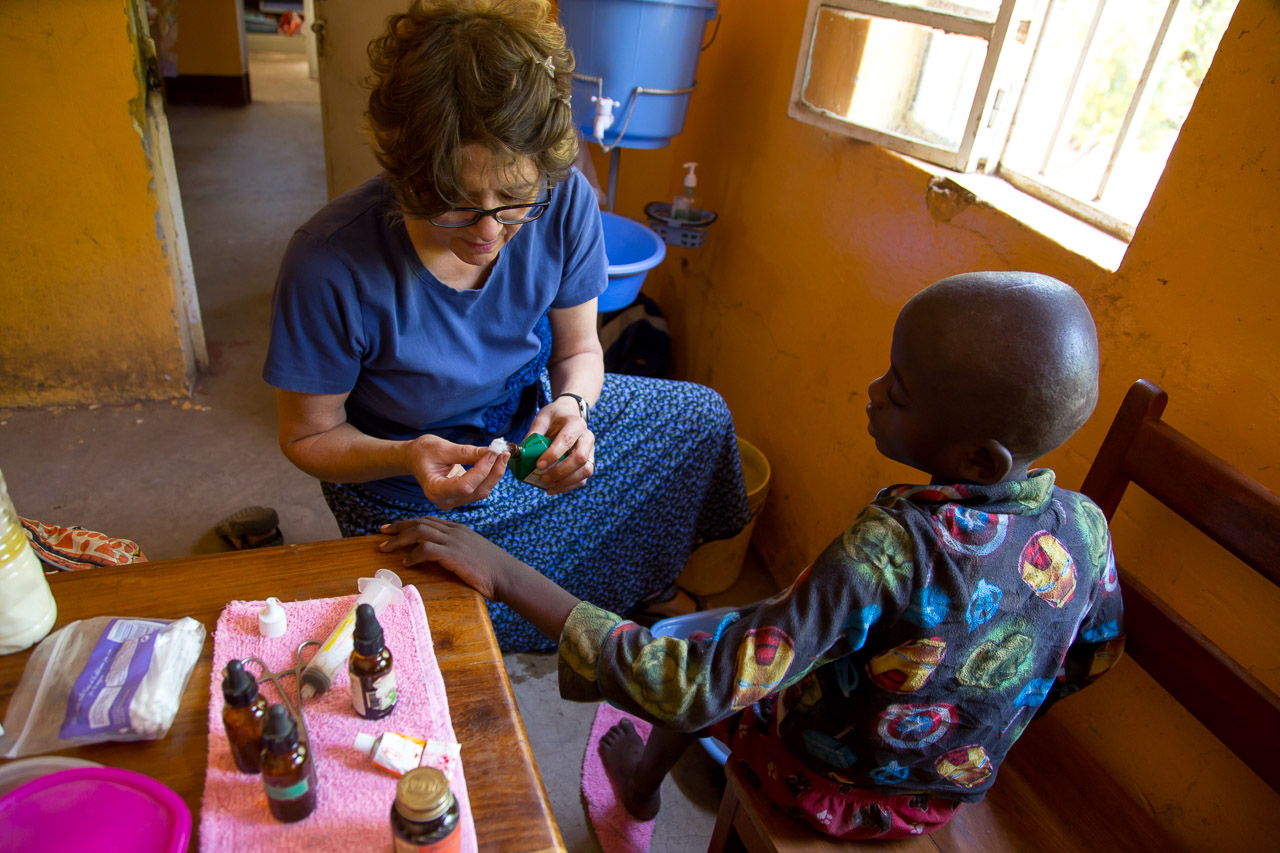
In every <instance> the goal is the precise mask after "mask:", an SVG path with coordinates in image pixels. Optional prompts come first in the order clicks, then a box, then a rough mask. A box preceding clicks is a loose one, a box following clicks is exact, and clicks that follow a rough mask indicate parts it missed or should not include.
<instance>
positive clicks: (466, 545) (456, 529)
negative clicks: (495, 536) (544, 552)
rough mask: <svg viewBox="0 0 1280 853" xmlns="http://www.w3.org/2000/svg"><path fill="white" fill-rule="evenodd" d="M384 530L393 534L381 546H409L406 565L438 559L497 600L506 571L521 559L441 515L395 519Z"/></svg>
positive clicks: (401, 548)
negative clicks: (444, 518)
mask: <svg viewBox="0 0 1280 853" xmlns="http://www.w3.org/2000/svg"><path fill="white" fill-rule="evenodd" d="M381 531H382V532H383V533H387V534H390V535H391V538H390V539H388V540H387V541H386V542H383V543H382V544H381V545H379V546H378V548H379V549H380V550H382V551H404V550H408V551H409V553H408V555H407V556H406V557H405V558H404V564H405V565H406V566H413V565H416V564H418V563H426V562H436V563H439V564H440V565H441V566H444V567H445V568H446V569H448V570H449V571H451V572H453V573H454V574H455V575H457V576H458V578H459V579H460V580H462V581H463V582H464V583H466V584H468V585H469V586H471V587H473V588H474V589H475V590H476V591H477V592H479V593H480V594H481V595H483V596H484V597H485V598H488V599H490V600H497V596H498V587H499V586H500V582H501V580H502V578H503V576H504V574H505V573H506V571H507V570H509V569H510V566H511V564H512V563H518V562H519V561H518V560H516V558H515V557H512V556H511V555H510V554H508V553H507V552H506V551H504V550H502V549H501V548H499V547H498V546H497V545H494V544H493V543H492V542H490V541H489V540H488V539H485V538H484V537H483V536H481V535H480V534H479V533H476V532H475V531H474V530H472V529H471V528H469V527H466V526H465V525H462V524H455V523H454V522H452V521H444V520H443V519H439V518H414V519H409V520H408V521H394V522H392V523H391V524H384V525H382V527H381Z"/></svg>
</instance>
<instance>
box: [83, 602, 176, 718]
mask: <svg viewBox="0 0 1280 853" xmlns="http://www.w3.org/2000/svg"><path fill="white" fill-rule="evenodd" d="M168 624H169V623H168V622H156V621H154V620H151V619H112V620H111V621H110V622H109V623H107V627H106V629H105V630H103V632H102V636H101V637H99V638H98V642H97V644H96V645H95V646H94V647H93V651H92V652H90V653H89V660H88V662H87V663H85V665H84V669H83V670H82V671H81V672H80V677H79V678H77V679H76V683H75V685H74V686H73V687H72V688H71V695H70V696H68V697H67V715H66V717H65V718H64V719H63V721H62V728H61V730H60V731H59V735H60V736H61V737H62V738H64V739H66V738H72V737H80V736H83V735H89V734H96V733H98V732H105V731H110V732H113V733H116V734H130V733H132V732H133V727H132V726H131V725H130V724H129V703H130V702H131V701H133V694H134V693H136V692H137V691H138V687H139V685H141V684H142V676H143V675H144V674H145V673H146V671H147V667H148V666H150V665H151V652H152V651H153V650H154V649H155V639H156V632H157V631H159V630H160V629H161V628H163V627H165V626H166V625H168Z"/></svg>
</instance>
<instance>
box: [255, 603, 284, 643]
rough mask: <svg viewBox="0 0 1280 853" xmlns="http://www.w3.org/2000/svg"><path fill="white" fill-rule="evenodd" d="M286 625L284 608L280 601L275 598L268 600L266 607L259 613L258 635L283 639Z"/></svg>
mask: <svg viewBox="0 0 1280 853" xmlns="http://www.w3.org/2000/svg"><path fill="white" fill-rule="evenodd" d="M286 625H287V620H286V618H285V612H284V606H283V605H281V604H280V599H278V598H276V597H274V596H272V597H271V598H268V599H267V604H266V606H265V607H263V608H262V609H261V610H259V611H258V633H259V634H261V635H262V636H264V637H268V638H274V637H283V636H284V632H285V627H286Z"/></svg>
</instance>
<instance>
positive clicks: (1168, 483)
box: [1080, 379, 1280, 791]
mask: <svg viewBox="0 0 1280 853" xmlns="http://www.w3.org/2000/svg"><path fill="white" fill-rule="evenodd" d="M1167 402H1168V396H1167V395H1166V394H1165V392H1164V391H1163V390H1161V389H1160V388H1159V387H1158V386H1157V385H1155V384H1154V383H1152V382H1148V381H1147V380H1145V379H1139V380H1138V381H1137V382H1135V383H1134V384H1133V386H1132V387H1131V388H1130V389H1129V392H1128V394H1127V395H1126V396H1125V399H1124V403H1123V404H1122V405H1121V406H1120V411H1119V412H1118V413H1117V415H1116V418H1115V420H1114V421H1113V422H1112V424H1111V429H1110V430H1108V431H1107V436H1106V438H1105V439H1104V440H1103V443H1102V447H1101V448H1099V450H1098V455H1097V457H1096V458H1095V459H1094V462H1093V465H1092V466H1091V467H1090V468H1089V473H1088V475H1086V477H1085V480H1084V485H1083V486H1082V487H1081V489H1080V491H1081V492H1083V493H1084V494H1086V495H1088V496H1089V497H1090V498H1092V499H1093V500H1094V501H1095V502H1096V503H1097V504H1098V506H1100V507H1101V508H1102V511H1103V513H1105V514H1106V516H1107V519H1108V520H1110V519H1111V518H1112V516H1113V515H1114V514H1115V511H1116V508H1117V507H1118V506H1119V504H1120V498H1121V497H1122V496H1123V495H1124V491H1125V488H1126V487H1127V486H1128V485H1129V483H1131V482H1132V483H1134V484H1136V485H1138V486H1139V487H1141V488H1142V489H1143V490H1144V491H1146V492H1148V493H1149V494H1151V495H1152V497H1154V498H1156V500H1158V501H1160V502H1161V503H1163V504H1164V505H1166V506H1168V507H1169V508H1170V509H1172V510H1173V511H1174V512H1176V513H1177V514H1178V515H1180V516H1182V517H1183V518H1184V519H1186V520H1187V521H1189V522H1191V524H1193V525H1195V526H1196V527H1197V528H1199V529H1200V530H1201V531H1203V532H1204V533H1205V534H1207V535H1208V536H1209V537H1211V538H1212V539H1213V540H1214V541H1215V542H1217V543H1218V544H1219V545H1221V546H1223V547H1224V548H1226V549H1227V550H1228V551H1230V552H1231V553H1232V554H1234V555H1235V556H1237V557H1239V558H1240V559H1241V560H1242V561H1244V562H1245V563H1246V564H1248V565H1249V566H1251V567H1252V568H1253V569H1254V570H1255V571H1257V572H1258V573H1259V574H1260V575H1262V576H1263V577H1265V578H1267V579H1268V580H1269V581H1271V582H1272V583H1273V584H1276V585H1277V586H1280V498H1278V497H1276V495H1274V494H1273V493H1271V492H1270V491H1268V490H1267V489H1266V488H1264V487H1263V486H1262V484H1260V483H1258V482H1257V481H1256V480H1253V479H1251V478H1249V477H1246V476H1245V475H1244V474H1241V473H1240V472H1239V471H1237V470H1236V469H1234V468H1232V467H1231V466H1230V465H1228V464H1227V463H1226V462H1224V461H1223V460H1222V459H1219V458H1218V457H1217V456H1214V455H1213V454H1212V453H1210V452H1209V451H1207V450H1205V449H1204V448H1203V447H1201V446H1200V445H1198V444H1196V443H1195V442H1193V441H1192V440H1191V439H1189V438H1187V437H1186V436H1184V435H1183V434H1182V433H1180V432H1178V431H1177V430H1176V429H1174V428H1173V427H1171V426H1169V425H1168V424H1166V423H1164V422H1163V421H1161V420H1160V415H1161V414H1162V413H1163V412H1164V408H1165V404H1166V403H1167ZM1120 583H1121V587H1122V589H1123V590H1124V608H1125V633H1126V635H1127V636H1126V640H1125V652H1126V653H1127V654H1129V655H1130V656H1131V657H1132V658H1133V659H1134V660H1135V661H1136V662H1137V663H1138V664H1139V665H1140V666H1141V667H1142V668H1143V669H1144V670H1146V672H1147V673H1148V674H1149V675H1150V676H1151V677H1152V678H1154V679H1156V681H1158V682H1160V684H1161V686H1163V687H1164V689H1165V690H1167V691H1168V692H1169V694H1170V695H1172V696H1173V698H1174V699H1176V700H1177V701H1178V702H1179V703H1180V704H1181V705H1182V706H1183V707H1185V708H1186V709H1187V710H1188V711H1190V712H1191V713H1192V714H1193V715H1194V716H1195V717H1196V719H1198V720H1199V721H1200V722H1201V723H1202V724H1203V725H1204V726H1205V727H1206V728H1208V729H1209V730H1210V731H1211V732H1213V733H1214V735H1215V736H1216V737H1217V738H1218V740H1220V741H1222V743H1223V744H1225V745H1226V746H1227V747H1228V748H1230V749H1231V750H1232V752H1234V753H1235V754H1236V755H1237V756H1239V757H1240V758H1241V759H1242V760H1243V761H1244V762H1245V764H1247V765H1248V766H1249V767H1250V768H1251V769H1252V770H1253V771H1254V772H1255V773H1257V774H1258V776H1259V777H1260V778H1261V779H1262V780H1263V781H1265V782H1266V783H1267V784H1268V785H1270V786H1271V787H1272V788H1273V789H1275V790H1277V791H1280V698H1277V696H1276V694H1275V693H1274V692H1272V691H1271V690H1270V689H1269V688H1268V687H1267V686H1266V685H1264V684H1262V683H1261V682H1259V681H1258V680H1257V679H1256V678H1254V677H1253V676H1252V675H1250V674H1249V673H1248V672H1247V671H1245V669H1244V668H1243V667H1241V666H1240V665H1239V664H1238V663H1236V662H1235V661H1234V660H1232V659H1231V658H1230V657H1228V656H1227V655H1226V654H1225V653H1224V652H1223V651H1222V650H1221V649H1219V648H1218V647H1217V646H1216V645H1214V644H1213V643H1212V642H1211V641H1210V640H1209V639H1208V638H1206V637H1205V636H1204V635H1203V634H1201V633H1200V632H1199V631H1198V630H1196V628H1195V627H1194V626H1192V625H1191V624H1190V623H1189V622H1187V621H1186V620H1185V619H1183V618H1182V617H1180V616H1179V615H1178V614H1176V613H1175V612H1173V610H1172V609H1171V608H1170V607H1169V606H1168V605H1167V604H1165V603H1164V602H1163V601H1162V600H1160V598H1158V597H1157V596H1156V595H1154V594H1153V593H1152V592H1151V590H1150V589H1148V588H1147V587H1146V586H1145V585H1144V584H1143V583H1142V582H1141V581H1139V580H1137V579H1136V578H1134V577H1133V576H1132V575H1130V574H1129V573H1128V572H1126V571H1125V570H1124V568H1123V567H1121V568H1120Z"/></svg>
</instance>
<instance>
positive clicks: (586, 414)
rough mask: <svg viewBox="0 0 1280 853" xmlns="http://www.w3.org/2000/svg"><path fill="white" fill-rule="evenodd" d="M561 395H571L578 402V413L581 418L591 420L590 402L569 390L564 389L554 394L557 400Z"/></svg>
mask: <svg viewBox="0 0 1280 853" xmlns="http://www.w3.org/2000/svg"><path fill="white" fill-rule="evenodd" d="M561 397H572V398H573V399H574V400H576V401H577V403H578V414H580V415H582V419H583V420H584V421H588V422H589V421H590V420H591V404H590V403H588V402H587V401H586V400H585V399H583V398H582V397H579V396H578V395H577V394H574V393H572V392H570V391H564V392H562V393H560V394H557V395H556V399H557V400H559V399H560V398H561Z"/></svg>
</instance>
